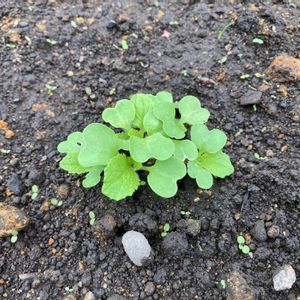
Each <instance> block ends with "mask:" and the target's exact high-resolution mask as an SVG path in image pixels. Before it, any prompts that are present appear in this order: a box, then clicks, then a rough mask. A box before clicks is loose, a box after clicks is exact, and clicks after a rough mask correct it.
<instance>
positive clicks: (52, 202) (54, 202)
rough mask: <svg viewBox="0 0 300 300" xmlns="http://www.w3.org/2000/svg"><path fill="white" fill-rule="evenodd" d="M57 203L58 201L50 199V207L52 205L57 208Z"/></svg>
mask: <svg viewBox="0 0 300 300" xmlns="http://www.w3.org/2000/svg"><path fill="white" fill-rule="evenodd" d="M58 202H59V200H58V199H56V198H52V199H51V200H50V203H51V204H52V205H54V206H57V205H58Z"/></svg>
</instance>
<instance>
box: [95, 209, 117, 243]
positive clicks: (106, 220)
mask: <svg viewBox="0 0 300 300" xmlns="http://www.w3.org/2000/svg"><path fill="white" fill-rule="evenodd" d="M116 226H117V223H116V220H115V218H114V217H113V216H112V215H110V214H106V215H104V216H103V217H102V218H101V219H100V220H98V221H96V222H95V223H94V225H93V232H94V234H95V235H96V236H99V237H100V236H106V237H109V236H112V235H114V233H115V228H116Z"/></svg>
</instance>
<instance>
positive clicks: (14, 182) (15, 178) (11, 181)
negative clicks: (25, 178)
mask: <svg viewBox="0 0 300 300" xmlns="http://www.w3.org/2000/svg"><path fill="white" fill-rule="evenodd" d="M6 185H7V187H8V188H9V189H10V190H11V191H12V192H13V193H14V194H16V195H21V194H22V193H23V192H24V185H23V183H22V180H21V178H20V177H19V175H18V174H15V173H14V174H12V175H11V176H10V177H9V178H8V180H7V183H6Z"/></svg>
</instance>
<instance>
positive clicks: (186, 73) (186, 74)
mask: <svg viewBox="0 0 300 300" xmlns="http://www.w3.org/2000/svg"><path fill="white" fill-rule="evenodd" d="M180 74H181V75H182V76H184V77H187V76H188V71H187V70H182V71H181V72H180Z"/></svg>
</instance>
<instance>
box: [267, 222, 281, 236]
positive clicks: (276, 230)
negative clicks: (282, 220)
mask: <svg viewBox="0 0 300 300" xmlns="http://www.w3.org/2000/svg"><path fill="white" fill-rule="evenodd" d="M279 233H280V228H279V226H277V225H272V226H270V228H269V229H268V237H270V238H276V237H278V236H279Z"/></svg>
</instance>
